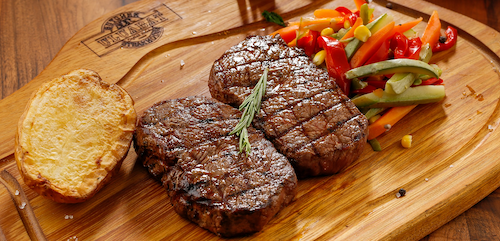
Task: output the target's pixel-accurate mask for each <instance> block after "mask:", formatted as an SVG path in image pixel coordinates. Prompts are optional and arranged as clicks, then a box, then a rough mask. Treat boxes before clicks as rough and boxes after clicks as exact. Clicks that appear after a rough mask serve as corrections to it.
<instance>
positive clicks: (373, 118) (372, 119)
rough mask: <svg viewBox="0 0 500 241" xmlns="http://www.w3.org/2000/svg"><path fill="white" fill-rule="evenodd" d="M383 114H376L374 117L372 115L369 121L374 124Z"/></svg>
mask: <svg viewBox="0 0 500 241" xmlns="http://www.w3.org/2000/svg"><path fill="white" fill-rule="evenodd" d="M380 117H381V115H374V116H372V117H370V119H368V122H370V124H373V122H375V121H377V120H378V118H380Z"/></svg>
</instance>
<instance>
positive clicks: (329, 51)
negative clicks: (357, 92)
mask: <svg viewBox="0 0 500 241" xmlns="http://www.w3.org/2000/svg"><path fill="white" fill-rule="evenodd" d="M318 44H319V46H320V47H322V48H323V49H324V50H325V51H326V56H325V61H326V68H327V70H328V74H329V75H330V76H331V77H333V78H335V81H336V82H337V84H338V85H339V86H340V88H341V89H342V91H343V92H344V94H346V95H349V91H350V88H351V80H348V79H347V78H346V77H345V72H347V71H348V70H350V69H351V66H350V65H349V61H347V56H346V55H345V51H344V45H343V44H342V43H341V42H339V41H338V40H337V39H334V38H333V37H330V36H320V37H318Z"/></svg>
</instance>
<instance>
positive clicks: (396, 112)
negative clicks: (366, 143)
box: [368, 105, 417, 140]
mask: <svg viewBox="0 0 500 241" xmlns="http://www.w3.org/2000/svg"><path fill="white" fill-rule="evenodd" d="M416 106H417V105H409V106H398V107H393V108H391V109H390V110H388V111H387V112H386V113H385V114H383V115H382V117H380V118H379V119H378V120H376V121H375V122H373V123H372V124H371V125H369V126H368V140H373V139H375V138H377V137H378V136H380V135H381V134H383V133H385V132H386V131H387V130H388V129H390V128H391V126H393V125H394V124H396V123H397V122H398V121H399V120H401V119H402V118H403V117H404V116H405V115H406V114H408V113H410V111H411V110H413V108H415V107H416Z"/></svg>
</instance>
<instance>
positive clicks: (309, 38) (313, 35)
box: [297, 30, 319, 56]
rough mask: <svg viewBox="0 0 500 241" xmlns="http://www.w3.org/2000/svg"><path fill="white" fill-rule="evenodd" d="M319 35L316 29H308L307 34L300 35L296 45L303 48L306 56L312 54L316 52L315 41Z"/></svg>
mask: <svg viewBox="0 0 500 241" xmlns="http://www.w3.org/2000/svg"><path fill="white" fill-rule="evenodd" d="M318 36H319V32H317V31H312V30H311V31H309V33H308V35H306V36H304V37H302V38H300V39H299V41H298V42H297V47H300V48H303V49H304V51H305V52H306V54H307V55H308V56H312V55H313V54H314V53H316V46H317V44H316V41H317V38H318Z"/></svg>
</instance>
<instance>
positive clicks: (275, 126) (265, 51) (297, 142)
mask: <svg viewBox="0 0 500 241" xmlns="http://www.w3.org/2000/svg"><path fill="white" fill-rule="evenodd" d="M266 66H268V68H269V74H268V82H267V83H268V84H267V90H266V95H265V96H264V99H263V102H262V107H261V110H260V113H259V114H258V115H257V116H256V117H255V119H254V122H253V124H254V126H255V127H256V128H257V129H261V130H263V131H264V133H265V135H266V137H267V138H268V139H269V140H271V141H272V142H273V144H274V145H275V147H276V148H277V149H278V150H279V151H280V152H281V153H283V154H284V155H285V156H286V157H288V158H289V160H290V162H291V163H292V165H293V166H294V168H295V171H296V173H297V175H298V176H299V177H309V176H318V175H327V174H334V173H337V172H339V171H341V170H342V169H343V168H345V167H346V166H347V165H349V164H350V163H351V162H353V161H354V160H356V159H357V157H358V156H359V154H360V153H361V151H362V149H363V145H364V144H365V143H366V137H367V135H368V130H367V125H368V122H367V120H366V117H365V116H364V115H363V114H362V113H361V112H360V111H359V110H358V109H357V108H356V106H354V104H352V102H351V101H350V99H349V98H348V97H347V96H346V95H344V93H343V92H342V91H341V90H340V88H339V87H338V86H337V84H336V83H335V79H333V78H331V77H329V75H328V73H327V72H326V71H325V70H323V69H320V68H318V67H316V66H315V65H314V64H313V63H312V61H311V59H310V58H309V57H308V56H307V55H306V54H305V53H304V51H303V50H302V49H299V48H295V47H288V46H287V45H286V43H285V42H284V41H283V40H282V39H281V38H280V37H279V36H278V37H271V36H249V37H247V38H246V39H245V40H244V41H242V42H240V43H239V44H237V45H235V46H233V47H232V48H230V49H229V50H227V51H226V52H225V53H224V54H223V55H222V57H220V58H219V59H218V60H216V61H215V63H214V64H213V67H212V70H211V73H210V78H209V83H208V84H209V88H210V93H211V95H212V97H213V98H215V99H218V100H220V101H222V102H224V103H227V104H231V105H233V106H238V105H240V104H241V103H242V102H243V100H244V99H245V97H246V96H248V95H249V94H250V93H251V91H252V89H253V86H254V85H255V84H256V83H257V81H258V80H259V78H260V76H261V75H262V73H263V72H264V68H265V67H266Z"/></svg>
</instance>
